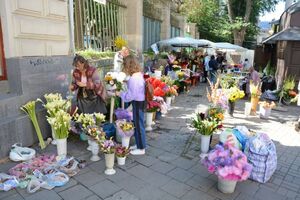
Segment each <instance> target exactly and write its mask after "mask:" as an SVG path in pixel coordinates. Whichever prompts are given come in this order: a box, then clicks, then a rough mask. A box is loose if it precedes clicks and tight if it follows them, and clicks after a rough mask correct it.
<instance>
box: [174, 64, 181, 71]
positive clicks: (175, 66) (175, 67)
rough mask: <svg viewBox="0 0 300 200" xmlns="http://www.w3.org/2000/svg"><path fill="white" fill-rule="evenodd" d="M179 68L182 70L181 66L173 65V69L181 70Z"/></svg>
mask: <svg viewBox="0 0 300 200" xmlns="http://www.w3.org/2000/svg"><path fill="white" fill-rule="evenodd" d="M179 70H181V67H180V66H179V65H175V64H174V65H173V71H175V72H176V71H179Z"/></svg>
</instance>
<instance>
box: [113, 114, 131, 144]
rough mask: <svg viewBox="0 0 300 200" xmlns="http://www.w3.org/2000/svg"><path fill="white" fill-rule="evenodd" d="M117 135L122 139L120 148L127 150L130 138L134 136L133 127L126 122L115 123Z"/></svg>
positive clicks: (118, 121)
mask: <svg viewBox="0 0 300 200" xmlns="http://www.w3.org/2000/svg"><path fill="white" fill-rule="evenodd" d="M116 125H117V130H118V135H119V136H121V138H122V146H123V147H126V148H128V147H129V142H130V137H131V136H132V135H133V134H134V125H133V123H132V122H127V121H126V120H117V121H116Z"/></svg>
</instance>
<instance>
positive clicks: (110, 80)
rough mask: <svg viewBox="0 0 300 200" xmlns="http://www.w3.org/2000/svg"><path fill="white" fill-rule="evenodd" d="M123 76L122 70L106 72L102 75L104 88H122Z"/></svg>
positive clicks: (124, 75)
mask: <svg viewBox="0 0 300 200" xmlns="http://www.w3.org/2000/svg"><path fill="white" fill-rule="evenodd" d="M125 78H126V74H125V73H124V72H108V73H107V74H106V75H105V77H104V81H105V87H106V90H108V91H111V92H114V91H121V90H123V81H124V80H125Z"/></svg>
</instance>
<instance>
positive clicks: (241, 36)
mask: <svg viewBox="0 0 300 200" xmlns="http://www.w3.org/2000/svg"><path fill="white" fill-rule="evenodd" d="M245 34H246V28H242V29H241V30H233V38H234V44H236V45H239V46H242V45H243V42H244V40H245Z"/></svg>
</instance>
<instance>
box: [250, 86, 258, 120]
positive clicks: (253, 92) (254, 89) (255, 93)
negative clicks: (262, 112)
mask: <svg viewBox="0 0 300 200" xmlns="http://www.w3.org/2000/svg"><path fill="white" fill-rule="evenodd" d="M250 93H251V115H256V110H257V105H258V102H259V98H260V96H261V88H260V84H258V85H254V83H253V82H252V81H251V82H250Z"/></svg>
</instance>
